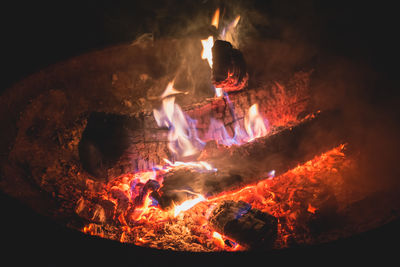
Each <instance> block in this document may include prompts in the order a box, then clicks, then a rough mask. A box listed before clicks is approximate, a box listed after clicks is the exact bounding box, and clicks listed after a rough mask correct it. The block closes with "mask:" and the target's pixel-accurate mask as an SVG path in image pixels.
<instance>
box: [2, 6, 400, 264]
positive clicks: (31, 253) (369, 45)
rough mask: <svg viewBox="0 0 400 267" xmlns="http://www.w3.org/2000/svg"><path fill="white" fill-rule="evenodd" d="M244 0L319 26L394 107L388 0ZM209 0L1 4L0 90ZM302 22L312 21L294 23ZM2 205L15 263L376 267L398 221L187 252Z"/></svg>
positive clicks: (391, 247)
mask: <svg viewBox="0 0 400 267" xmlns="http://www.w3.org/2000/svg"><path fill="white" fill-rule="evenodd" d="M239 2H240V4H243V3H244V2H245V1H239ZM250 2H251V4H252V5H253V7H254V8H256V9H257V10H258V11H259V12H261V13H262V12H267V13H268V14H269V15H270V16H278V17H279V16H281V17H282V18H284V19H285V20H286V21H288V22H289V23H292V24H293V25H296V24H297V23H298V24H299V25H308V26H307V27H311V28H312V29H311V28H310V32H313V31H314V30H315V29H317V30H318V33H319V34H318V37H317V38H316V37H315V36H314V37H310V38H311V40H312V41H315V42H317V43H318V45H319V46H320V47H322V48H323V49H324V50H325V51H328V52H329V53H330V54H331V55H338V56H345V57H347V58H349V59H351V60H354V61H357V62H363V63H365V64H368V65H369V66H370V67H371V68H373V70H374V71H375V72H376V73H378V76H379V79H381V81H382V83H383V84H384V85H385V86H384V88H381V87H379V86H377V87H375V88H373V89H372V90H370V91H368V92H366V94H368V95H367V97H368V98H370V99H373V100H374V101H375V102H376V104H377V105H378V106H382V107H384V108H385V109H386V110H388V111H390V112H393V113H396V114H398V109H397V106H398V102H399V101H398V98H397V90H398V82H399V81H398V77H399V75H398V71H399V67H398V49H399V46H398V43H397V40H396V39H397V38H396V37H397V35H398V24H399V23H398V22H397V21H398V15H397V9H396V8H395V7H394V6H392V5H390V4H389V2H387V3H386V2H382V1H379V2H376V3H365V2H361V1H360V2H358V1H357V2H347V1H331V2H329V3H327V1H306V2H305V3H304V4H303V2H304V1H299V2H290V1H283V2H282V1H250ZM321 2H324V3H321ZM217 4H218V3H217ZM217 4H216V2H212V1H182V2H181V1H140V2H135V1H79V2H73V1H12V2H11V3H7V4H4V3H3V2H2V3H1V5H2V6H1V20H2V22H1V27H2V28H3V29H2V31H1V37H2V38H1V46H2V57H1V60H0V64H1V65H2V68H1V69H2V75H1V82H0V88H1V90H2V91H3V90H5V89H6V88H7V87H9V86H10V85H12V84H13V83H15V82H17V81H18V80H20V79H22V78H23V77H25V76H27V75H29V74H32V73H35V72H37V71H39V70H40V69H42V68H44V67H46V66H49V65H51V64H54V63H56V62H59V61H62V60H64V59H67V58H70V57H72V56H75V55H79V54H81V53H84V52H87V51H91V50H93V49H101V48H102V47H106V46H110V45H113V44H118V43H125V42H126V43H128V42H130V41H132V40H133V39H134V38H135V37H137V36H138V35H139V34H140V33H144V32H151V31H153V32H154V33H155V37H156V38H162V37H163V36H167V35H171V34H172V35H173V31H172V30H171V29H172V28H173V27H172V26H169V25H179V23H181V22H182V21H181V20H184V18H182V17H181V16H178V15H176V16H174V14H179V12H183V11H185V10H189V11H188V12H187V14H186V15H185V16H190V15H191V14H194V13H196V12H205V11H204V10H205V9H207V8H209V6H211V7H210V8H209V9H210V10H214V7H215V6H216V5H217ZM310 4H311V5H312V6H313V7H314V9H313V11H312V14H311V16H310V14H308V13H307V12H304V13H303V12H302V10H301V9H297V7H298V6H303V5H310ZM197 7H198V10H196V8H197ZM161 9H163V10H168V12H169V13H168V14H169V16H170V18H169V19H166V18H159V20H162V22H163V23H158V24H155V23H154V20H155V16H156V15H158V14H160V13H159V10H161ZM167 17H168V16H167ZM307 20H311V22H308V23H306V24H301V22H304V21H307ZM164 22H165V23H164ZM168 23H169V24H168ZM310 25H311V26H310ZM261 30H262V29H261ZM302 30H304V29H302ZM313 38H314V39H313ZM2 127H3V126H2ZM0 203H1V206H0V212H1V221H2V224H1V228H0V231H1V237H0V240H1V243H3V244H2V245H3V246H2V248H1V249H0V255H1V257H0V259H1V258H3V259H2V261H3V260H4V261H5V259H6V258H11V260H12V261H14V263H15V264H16V265H22V264H25V265H26V264H29V265H39V264H40V265H45V266H59V265H74V266H76V265H77V266H81V265H86V266H96V265H107V266H121V265H123V266H146V265H149V264H157V263H159V265H160V264H161V265H166V266H172V265H187V266H200V265H201V266H207V265H210V264H211V265H219V266H230V265H237V264H238V265H239V264H240V265H244V264H251V265H256V264H257V265H260V266H267V265H269V266H271V265H272V264H274V265H275V264H280V263H288V262H294V263H295V264H301V263H307V264H313V263H314V264H318V265H321V264H326V263H328V264H329V263H337V264H346V263H349V261H350V260H351V261H352V262H353V263H359V264H360V263H361V262H363V263H372V261H376V263H378V262H379V263H380V264H382V263H383V262H385V261H390V260H396V259H397V258H398V256H397V253H398V247H399V246H398V240H399V238H400V222H399V220H397V221H395V222H393V223H390V224H388V225H386V226H383V227H381V228H379V229H376V230H372V231H370V232H368V233H365V234H361V235H356V236H354V237H351V238H349V239H345V240H340V241H338V242H333V243H331V244H326V245H320V246H317V247H308V248H297V249H291V250H285V251H279V252H264V253H244V254H243V253H241V254H235V255H232V254H207V255H204V254H201V255H199V254H195V255H194V254H190V253H171V252H160V251H153V250H148V249H144V248H138V247H134V246H130V245H124V244H119V243H117V242H113V241H109V240H103V239H98V238H95V237H88V236H85V235H83V234H81V233H79V232H75V231H72V230H69V229H66V228H64V227H63V226H60V225H58V224H56V223H54V222H52V221H50V220H48V219H47V218H44V217H42V216H40V215H38V214H35V213H34V212H33V211H31V210H30V209H28V208H27V207H25V206H24V205H23V204H21V203H19V202H18V201H17V200H14V199H11V198H9V197H8V196H5V195H4V194H2V195H1V200H0Z"/></svg>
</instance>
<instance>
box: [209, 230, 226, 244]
mask: <svg viewBox="0 0 400 267" xmlns="http://www.w3.org/2000/svg"><path fill="white" fill-rule="evenodd" d="M212 237H213V238H214V239H215V241H216V244H217V246H219V247H222V248H223V247H224V246H225V241H224V239H223V238H222V235H221V234H220V233H218V232H215V231H214V232H213V234H212Z"/></svg>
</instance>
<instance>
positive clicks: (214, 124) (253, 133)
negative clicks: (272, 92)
mask: <svg viewBox="0 0 400 267" xmlns="http://www.w3.org/2000/svg"><path fill="white" fill-rule="evenodd" d="M226 99H227V101H228V103H229V104H231V103H230V101H229V97H228V96H226ZM230 108H231V110H232V112H231V114H233V120H234V125H233V133H232V134H233V137H232V136H231V135H230V134H229V133H228V130H227V129H226V127H225V125H224V124H223V122H222V121H219V120H216V119H213V118H211V119H210V126H209V128H208V131H207V134H206V140H215V141H216V142H217V143H218V144H222V145H225V146H232V145H241V144H243V143H246V142H251V141H253V140H254V139H256V138H259V137H263V136H266V135H267V134H268V120H267V119H264V118H263V117H262V116H261V114H260V112H259V110H258V105H257V104H254V105H252V106H251V107H250V108H249V110H248V112H247V114H246V116H245V118H244V123H243V124H244V130H243V128H242V127H241V125H240V124H239V122H238V119H237V118H236V116H235V111H234V108H233V106H232V107H230ZM273 175H274V174H272V173H271V176H273Z"/></svg>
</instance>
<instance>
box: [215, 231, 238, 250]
mask: <svg viewBox="0 0 400 267" xmlns="http://www.w3.org/2000/svg"><path fill="white" fill-rule="evenodd" d="M212 237H213V239H214V243H215V245H216V246H217V247H219V248H221V249H224V250H228V251H236V250H239V249H240V248H241V247H240V245H239V244H238V243H236V242H234V241H232V240H230V239H228V238H226V237H225V236H223V235H221V234H220V233H218V232H215V231H214V232H213V233H212Z"/></svg>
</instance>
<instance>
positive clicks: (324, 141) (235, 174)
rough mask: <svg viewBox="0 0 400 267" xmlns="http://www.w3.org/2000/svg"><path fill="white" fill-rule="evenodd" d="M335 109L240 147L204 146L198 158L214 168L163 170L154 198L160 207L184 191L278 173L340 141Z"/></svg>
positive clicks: (226, 186) (208, 192)
mask: <svg viewBox="0 0 400 267" xmlns="http://www.w3.org/2000/svg"><path fill="white" fill-rule="evenodd" d="M340 121H341V119H340V113H339V112H325V113H321V114H319V115H317V116H316V117H315V118H313V119H311V118H309V119H306V120H305V121H303V122H302V123H301V124H299V125H297V126H294V127H288V128H284V129H282V130H279V131H276V132H273V133H271V134H269V135H267V136H265V137H262V138H258V139H256V140H254V141H253V142H250V143H246V144H243V145H241V146H232V147H229V148H228V147H220V146H214V148H206V149H205V150H204V151H203V155H202V156H201V159H202V160H204V161H207V162H208V163H209V164H211V165H212V166H213V167H214V168H215V169H217V171H214V170H212V171H203V172H199V171H197V170H192V169H190V168H181V169H178V170H174V171H171V172H169V173H167V174H166V175H165V177H164V182H163V186H162V187H161V188H160V190H159V193H160V195H161V198H160V199H159V200H158V201H159V203H160V205H161V206H162V207H163V208H168V207H170V206H171V205H172V204H173V203H175V204H178V203H180V202H182V201H183V200H185V198H186V196H185V194H186V193H184V192H187V191H192V192H194V193H196V194H202V195H204V196H207V197H208V196H213V195H216V194H218V193H221V192H223V191H229V190H234V189H237V188H240V187H243V186H246V185H250V184H254V183H256V182H257V181H260V180H263V179H266V178H267V176H268V173H269V172H270V171H272V170H274V171H275V174H276V175H279V174H282V173H284V172H286V171H288V170H289V169H291V168H294V167H296V166H297V165H298V164H301V163H304V162H306V161H308V160H310V159H312V158H313V157H314V156H316V155H319V154H321V153H323V152H325V151H326V150H328V149H330V148H332V147H335V146H337V145H339V144H341V143H343V142H344V139H345V138H344V130H343V128H341V127H340Z"/></svg>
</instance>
